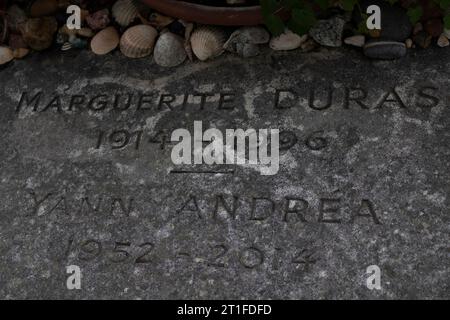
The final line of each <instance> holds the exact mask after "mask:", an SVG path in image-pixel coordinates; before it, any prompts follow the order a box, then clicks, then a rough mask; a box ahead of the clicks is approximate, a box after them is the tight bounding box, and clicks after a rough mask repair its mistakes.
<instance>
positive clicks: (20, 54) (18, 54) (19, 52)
mask: <svg viewBox="0 0 450 320" xmlns="http://www.w3.org/2000/svg"><path fill="white" fill-rule="evenodd" d="M29 53H30V49H28V48H17V49H14V50H13V56H14V59H22V58H24V57H25V56H26V55H28V54H29Z"/></svg>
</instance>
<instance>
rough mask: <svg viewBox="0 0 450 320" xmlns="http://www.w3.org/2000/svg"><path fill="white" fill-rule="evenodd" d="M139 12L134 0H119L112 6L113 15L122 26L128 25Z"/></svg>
mask: <svg viewBox="0 0 450 320" xmlns="http://www.w3.org/2000/svg"><path fill="white" fill-rule="evenodd" d="M138 14H139V11H138V8H137V6H136V4H135V3H134V0H118V1H117V2H116V3H114V5H113V7H112V16H113V17H114V19H115V20H116V21H117V23H118V24H119V25H121V26H122V27H128V26H129V25H130V24H131V22H133V21H134V19H136V18H137V16H138Z"/></svg>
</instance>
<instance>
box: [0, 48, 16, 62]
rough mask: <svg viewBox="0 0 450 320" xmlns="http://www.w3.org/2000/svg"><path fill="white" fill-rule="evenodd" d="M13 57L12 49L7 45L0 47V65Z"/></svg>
mask: <svg viewBox="0 0 450 320" xmlns="http://www.w3.org/2000/svg"><path fill="white" fill-rule="evenodd" d="M13 59H14V54H13V51H12V50H11V49H10V48H8V47H0V65H2V64H6V63H8V62H10V61H11V60H13Z"/></svg>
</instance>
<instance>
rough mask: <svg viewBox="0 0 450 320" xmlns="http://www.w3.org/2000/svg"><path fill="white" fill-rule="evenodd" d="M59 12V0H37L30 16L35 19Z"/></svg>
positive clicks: (32, 6)
mask: <svg viewBox="0 0 450 320" xmlns="http://www.w3.org/2000/svg"><path fill="white" fill-rule="evenodd" d="M57 10H58V0H36V1H34V2H33V4H32V5H31V8H30V15H31V16H32V17H34V18H37V17H44V16H49V15H52V14H54V13H55V12H56V11H57Z"/></svg>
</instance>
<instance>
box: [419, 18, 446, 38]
mask: <svg viewBox="0 0 450 320" xmlns="http://www.w3.org/2000/svg"><path fill="white" fill-rule="evenodd" d="M424 30H425V31H426V32H428V34H430V35H431V36H432V37H433V38H437V37H439V36H440V35H441V34H442V32H443V31H444V24H443V23H442V19H431V20H428V21H427V22H425V25H424Z"/></svg>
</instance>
